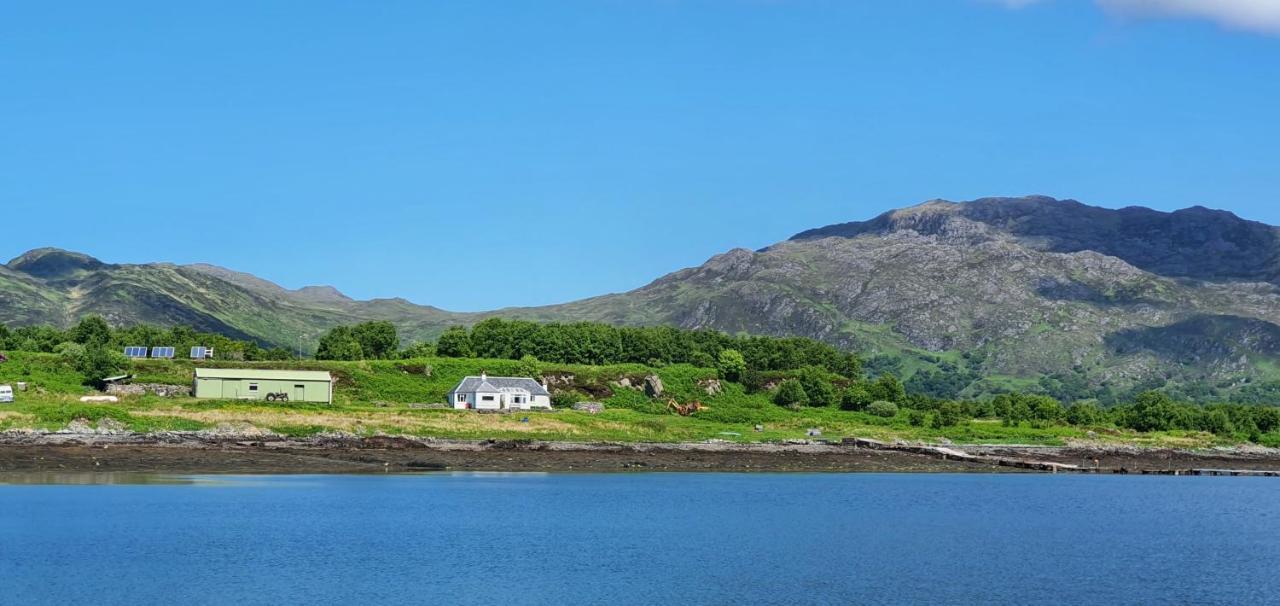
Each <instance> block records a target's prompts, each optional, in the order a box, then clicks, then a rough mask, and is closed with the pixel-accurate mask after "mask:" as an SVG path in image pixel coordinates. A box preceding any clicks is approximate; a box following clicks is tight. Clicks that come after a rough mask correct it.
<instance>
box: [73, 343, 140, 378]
mask: <svg viewBox="0 0 1280 606" xmlns="http://www.w3.org/2000/svg"><path fill="white" fill-rule="evenodd" d="M71 362H72V365H73V366H74V367H75V369H76V371H77V372H79V373H80V374H82V375H84V382H85V384H86V385H93V386H95V387H102V384H103V380H104V379H106V378H107V377H113V376H116V375H120V374H124V372H125V369H127V368H128V367H129V359H128V358H125V357H124V354H122V353H120V352H118V351H115V350H113V349H108V348H107V346H106V345H90V346H88V347H86V348H84V350H82V351H80V352H79V353H78V355H76V357H75V358H74V359H73V360H71Z"/></svg>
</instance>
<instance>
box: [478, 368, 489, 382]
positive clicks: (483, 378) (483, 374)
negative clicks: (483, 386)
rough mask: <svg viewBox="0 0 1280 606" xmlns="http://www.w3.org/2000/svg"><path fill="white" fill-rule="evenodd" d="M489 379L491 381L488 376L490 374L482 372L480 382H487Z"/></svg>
mask: <svg viewBox="0 0 1280 606" xmlns="http://www.w3.org/2000/svg"><path fill="white" fill-rule="evenodd" d="M488 379H489V375H488V374H486V373H485V371H483V370H482V371H480V380H481V381H487V380H488Z"/></svg>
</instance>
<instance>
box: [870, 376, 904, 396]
mask: <svg viewBox="0 0 1280 606" xmlns="http://www.w3.org/2000/svg"><path fill="white" fill-rule="evenodd" d="M867 391H869V392H871V397H872V398H873V399H875V400H882V401H885V402H893V403H900V402H902V401H904V400H906V398H907V390H906V389H905V388H903V387H902V381H899V380H898V377H895V376H893V375H891V374H883V375H880V378H879V379H876V381H875V382H874V383H872V384H871V385H870V386H868V387H867Z"/></svg>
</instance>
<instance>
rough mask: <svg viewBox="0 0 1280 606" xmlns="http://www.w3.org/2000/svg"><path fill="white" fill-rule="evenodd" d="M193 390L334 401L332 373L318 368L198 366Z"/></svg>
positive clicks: (225, 396) (232, 396) (221, 395)
mask: <svg viewBox="0 0 1280 606" xmlns="http://www.w3.org/2000/svg"><path fill="white" fill-rule="evenodd" d="M192 393H194V394H195V396H196V397H197V398H207V399H215V400H265V399H267V395H268V394H286V395H287V396H288V397H289V401H291V402H324V403H326V404H328V403H331V402H333V376H331V375H330V374H329V373H327V372H324V371H318V370H259V369H255V368H197V369H196V377H195V385H193V386H192Z"/></svg>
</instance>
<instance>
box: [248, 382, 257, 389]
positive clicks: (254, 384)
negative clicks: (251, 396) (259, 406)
mask: <svg viewBox="0 0 1280 606" xmlns="http://www.w3.org/2000/svg"><path fill="white" fill-rule="evenodd" d="M249 391H258V384H257V383H250V384H249Z"/></svg>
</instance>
